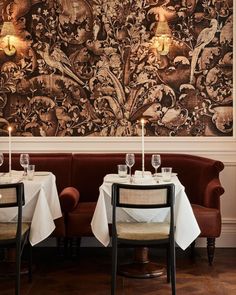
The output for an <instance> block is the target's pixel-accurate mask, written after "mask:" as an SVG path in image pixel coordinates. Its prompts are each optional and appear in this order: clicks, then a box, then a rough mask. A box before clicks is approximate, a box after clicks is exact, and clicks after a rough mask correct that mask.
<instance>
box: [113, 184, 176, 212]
mask: <svg viewBox="0 0 236 295" xmlns="http://www.w3.org/2000/svg"><path fill="white" fill-rule="evenodd" d="M173 203H174V185H173V184H162V185H131V184H119V183H114V184H113V185H112V205H113V207H125V208H164V207H172V206H173Z"/></svg>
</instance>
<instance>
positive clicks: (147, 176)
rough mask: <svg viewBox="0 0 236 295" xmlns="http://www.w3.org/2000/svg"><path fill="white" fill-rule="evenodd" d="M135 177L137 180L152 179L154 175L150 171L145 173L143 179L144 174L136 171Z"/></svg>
mask: <svg viewBox="0 0 236 295" xmlns="http://www.w3.org/2000/svg"><path fill="white" fill-rule="evenodd" d="M134 177H135V178H145V179H147V178H152V173H151V172H150V171H144V177H143V172H142V171H139V170H136V171H135V173H134Z"/></svg>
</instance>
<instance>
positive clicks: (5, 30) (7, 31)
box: [1, 22, 16, 56]
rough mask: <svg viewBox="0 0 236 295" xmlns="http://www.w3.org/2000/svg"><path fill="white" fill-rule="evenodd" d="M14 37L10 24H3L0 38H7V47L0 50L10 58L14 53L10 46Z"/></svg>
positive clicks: (14, 48) (14, 50)
mask: <svg viewBox="0 0 236 295" xmlns="http://www.w3.org/2000/svg"><path fill="white" fill-rule="evenodd" d="M15 35H16V31H15V28H14V26H13V23H12V22H4V23H3V25H2V29H1V37H3V38H4V37H6V38H7V45H6V46H5V47H4V48H3V49H2V50H3V51H4V52H5V54H6V55H8V56H12V55H14V54H15V53H16V47H15V46H14V45H13V44H12V38H14V36H15Z"/></svg>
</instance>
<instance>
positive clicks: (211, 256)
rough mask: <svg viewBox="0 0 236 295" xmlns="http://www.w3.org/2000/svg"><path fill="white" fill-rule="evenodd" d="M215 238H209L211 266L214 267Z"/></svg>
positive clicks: (208, 250) (208, 248) (209, 260)
mask: <svg viewBox="0 0 236 295" xmlns="http://www.w3.org/2000/svg"><path fill="white" fill-rule="evenodd" d="M215 240H216V239H215V238H207V254H208V262H209V265H212V262H213V259H214V253H215Z"/></svg>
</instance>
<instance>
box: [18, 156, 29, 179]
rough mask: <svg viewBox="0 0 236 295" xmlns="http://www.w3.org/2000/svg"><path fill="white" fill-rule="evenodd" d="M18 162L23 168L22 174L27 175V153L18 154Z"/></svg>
mask: <svg viewBox="0 0 236 295" xmlns="http://www.w3.org/2000/svg"><path fill="white" fill-rule="evenodd" d="M20 164H21V166H22V167H23V168H24V173H23V176H26V175H27V167H28V165H29V154H21V155H20Z"/></svg>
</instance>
